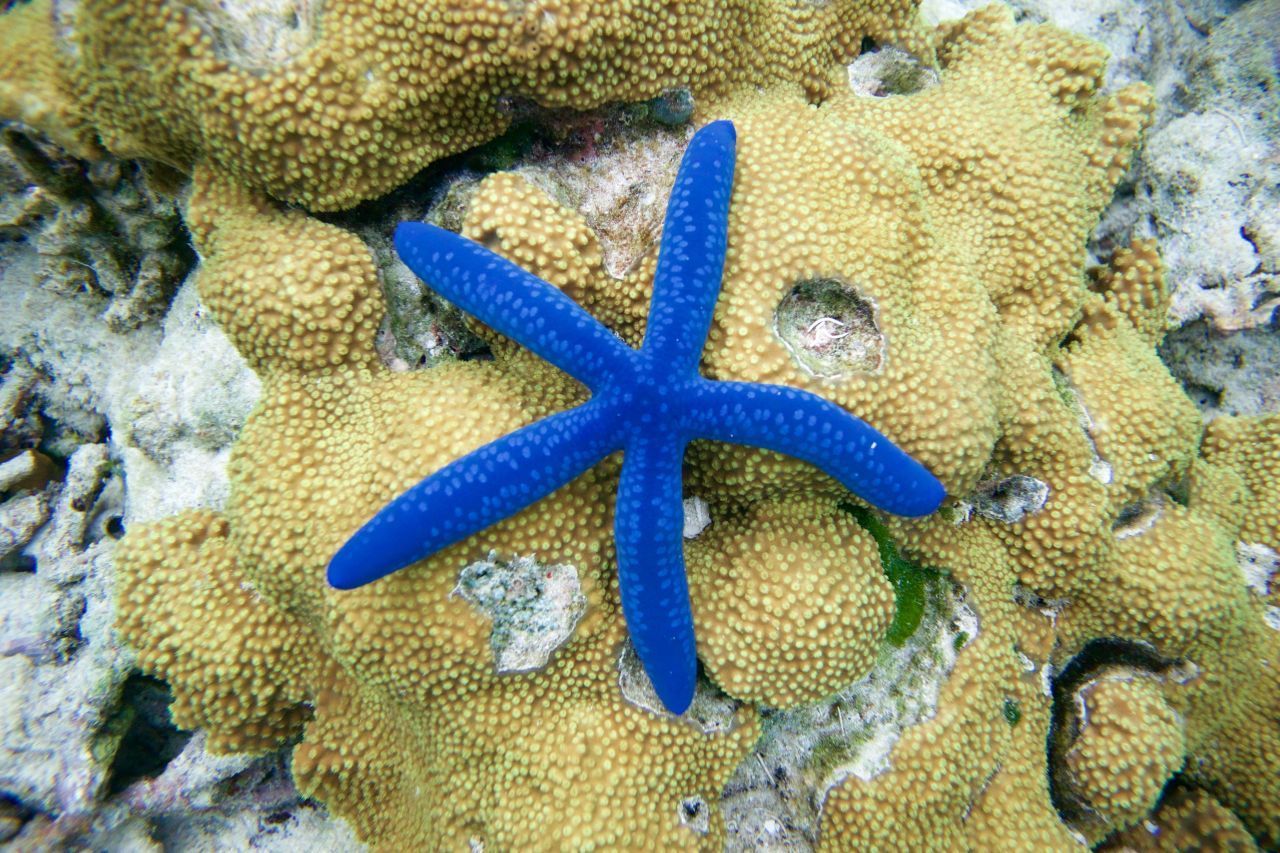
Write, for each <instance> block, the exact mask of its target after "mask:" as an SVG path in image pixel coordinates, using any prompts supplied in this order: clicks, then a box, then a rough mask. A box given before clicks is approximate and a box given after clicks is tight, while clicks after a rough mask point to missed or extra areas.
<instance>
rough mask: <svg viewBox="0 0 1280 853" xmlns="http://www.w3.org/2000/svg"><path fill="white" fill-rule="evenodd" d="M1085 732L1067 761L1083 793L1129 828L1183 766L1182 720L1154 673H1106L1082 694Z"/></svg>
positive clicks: (1091, 804) (1110, 820)
mask: <svg viewBox="0 0 1280 853" xmlns="http://www.w3.org/2000/svg"><path fill="white" fill-rule="evenodd" d="M1079 697H1080V698H1079V700H1078V701H1079V702H1080V703H1081V705H1082V711H1081V723H1080V724H1081V731H1080V733H1079V734H1078V735H1077V737H1076V740H1075V743H1074V744H1073V745H1072V747H1071V750H1070V752H1068V753H1067V758H1066V762H1067V766H1068V768H1070V772H1071V776H1072V781H1073V782H1074V784H1075V786H1076V789H1077V791H1078V792H1079V795H1080V796H1082V797H1083V798H1084V799H1085V801H1086V802H1087V803H1088V805H1089V807H1090V808H1092V809H1093V810H1094V811H1096V812H1097V813H1098V814H1099V815H1100V816H1101V818H1102V819H1103V820H1104V821H1106V822H1107V823H1108V824H1110V825H1111V826H1112V827H1114V828H1117V829H1125V828H1127V827H1129V826H1132V825H1133V824H1135V823H1137V822H1138V821H1139V820H1140V819H1142V818H1143V817H1145V816H1146V815H1147V813H1148V812H1149V811H1151V809H1152V807H1154V806H1155V804H1156V800H1157V799H1158V798H1159V796H1160V792H1161V791H1162V790H1163V789H1164V786H1165V782H1167V781H1168V780H1169V778H1170V777H1171V776H1172V775H1173V774H1174V772H1175V771H1177V770H1178V769H1179V768H1180V767H1181V766H1182V760H1183V756H1184V752H1185V750H1186V741H1185V739H1184V738H1183V732H1182V720H1181V719H1180V718H1179V716H1178V714H1177V712H1175V711H1174V710H1173V709H1172V708H1170V707H1169V705H1168V703H1166V702H1165V700H1164V697H1163V696H1162V695H1161V692H1160V688H1159V686H1158V685H1157V684H1156V683H1155V682H1154V681H1153V680H1152V679H1150V678H1143V677H1138V678H1103V679H1099V680H1097V681H1095V682H1093V683H1090V684H1088V685H1086V686H1085V687H1084V688H1083V689H1082V690H1081V691H1080V693H1079Z"/></svg>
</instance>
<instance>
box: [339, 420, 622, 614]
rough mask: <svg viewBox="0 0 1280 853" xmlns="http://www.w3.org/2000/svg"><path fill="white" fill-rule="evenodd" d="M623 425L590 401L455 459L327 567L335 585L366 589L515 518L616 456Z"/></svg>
mask: <svg viewBox="0 0 1280 853" xmlns="http://www.w3.org/2000/svg"><path fill="white" fill-rule="evenodd" d="M617 423H618V418H617V414H616V410H615V409H614V407H613V406H611V405H607V404H605V403H604V402H602V401H600V400H598V399H592V400H589V401H587V402H586V403H584V404H583V405H581V406H578V407H577V408H573V409H569V410H568V411H565V412H560V413H559V414H555V415H552V416H551V417H547V418H543V419H542V420H540V421H535V422H534V423H532V424H529V425H528V426H525V427H523V428H521V429H519V430H516V431H515V432H513V433H510V434H508V435H505V436H503V437H502V438H499V439H496V440H495V441H492V442H490V443H489V444H486V445H484V446H483V447H480V448H478V449H477V450H474V451H472V452H471V453H469V454H467V455H466V456H463V457H462V458H460V459H456V460H454V461H453V462H451V463H449V464H448V465H446V466H445V467H444V468H441V469H440V470H439V471H436V472H435V473H434V474H432V475H430V476H429V477H427V478H426V479H424V480H422V481H421V482H419V483H418V484H417V485H415V486H413V487H412V488H410V489H409V490H408V491H406V492H405V493H404V494H402V495H400V497H398V498H396V499H395V500H393V501H392V502H391V503H389V504H387V505H386V506H384V507H383V508H382V509H381V510H380V511H379V512H378V514H377V515H375V516H374V517H373V518H372V519H370V520H369V521H368V522H366V523H365V525H364V526H363V527H361V528H360V529H359V530H357V531H356V532H355V534H353V535H352V537H351V538H350V539H348V540H347V542H346V544H345V545H343V546H342V548H340V549H339V550H338V553H337V554H335V555H334V556H333V559H332V560H330V561H329V569H328V578H329V584H330V585H331V586H334V587H337V588H338V589H354V588H355V587H358V586H363V585H364V584H367V583H371V582H373V581H375V580H377V579H379V578H381V577H384V576H385V575H388V574H391V573H392V572H394V571H396V570H397V569H402V568H404V567H405V566H408V565H410V564H411V563H415V562H417V561H418V560H421V559H424V558H426V557H429V556H431V555H432V554H434V553H435V552H437V551H439V550H440V549H442V548H446V547H448V546H449V545H452V544H454V543H455V542H458V541H461V540H462V539H465V538H467V537H468V536H470V535H472V534H473V533H476V532H478V531H480V530H483V529H485V528H486V527H488V526H490V525H491V524H494V523H496V522H498V521H501V520H502V519H504V518H506V517H508V516H511V515H514V514H515V513H517V512H519V511H520V510H522V509H524V508H525V507H527V506H529V505H530V504H532V503H534V502H535V501H537V500H540V499H541V498H543V497H545V496H546V495H548V494H550V493H551V492H553V491H555V490H556V489H558V488H559V487H560V486H563V485H564V484H565V483H567V482H569V481H570V480H572V479H574V478H575V477H577V476H578V475H579V474H581V473H583V472H584V471H586V470H587V469H589V468H591V467H592V466H593V465H595V464H596V463H597V462H599V461H600V460H601V459H602V458H604V457H605V456H607V455H608V454H609V453H612V452H613V451H615V450H617V449H618V448H619V447H620V446H621V443H620V440H619V437H618V429H617Z"/></svg>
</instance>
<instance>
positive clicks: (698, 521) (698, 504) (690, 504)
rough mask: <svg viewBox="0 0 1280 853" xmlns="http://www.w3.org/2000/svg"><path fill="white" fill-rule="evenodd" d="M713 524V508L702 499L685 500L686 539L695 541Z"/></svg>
mask: <svg viewBox="0 0 1280 853" xmlns="http://www.w3.org/2000/svg"><path fill="white" fill-rule="evenodd" d="M709 524H711V508H710V507H709V506H707V502H706V501H705V500H703V499H702V498H700V497H697V496H695V497H691V498H685V499H684V538H685V539H695V538H697V536H698V535H699V534H700V533H702V531H704V530H706V529H707V526H708V525H709Z"/></svg>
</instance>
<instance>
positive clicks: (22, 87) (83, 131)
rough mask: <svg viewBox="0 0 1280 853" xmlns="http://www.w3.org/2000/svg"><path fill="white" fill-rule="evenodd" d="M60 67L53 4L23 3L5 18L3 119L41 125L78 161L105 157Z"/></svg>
mask: <svg viewBox="0 0 1280 853" xmlns="http://www.w3.org/2000/svg"><path fill="white" fill-rule="evenodd" d="M69 89H70V87H69V85H68V83H67V81H66V80H65V79H64V78H63V75H62V73H61V68H60V66H59V57H58V52H57V38H56V36H55V34H54V22H53V15H52V13H51V12H50V9H49V5H48V3H45V2H35V3H19V4H16V5H15V6H14V7H13V8H12V9H10V10H9V11H7V12H5V13H4V15H3V17H0V119H8V120H16V121H20V122H23V123H24V124H28V125H31V126H32V127H37V128H39V129H40V130H42V131H43V132H44V133H45V134H47V135H48V136H49V137H50V138H51V139H53V141H55V142H57V143H58V144H59V145H61V146H62V147H63V148H66V149H67V150H68V151H69V152H71V153H72V154H74V155H76V156H77V157H83V158H90V157H93V156H94V155H96V154H100V153H101V149H99V148H98V146H97V144H96V143H95V141H94V139H93V132H92V130H91V128H90V127H89V126H88V123H87V121H86V119H85V116H84V115H83V108H82V106H81V105H79V104H77V103H76V100H75V98H74V96H73V95H72V93H71V92H70V91H69Z"/></svg>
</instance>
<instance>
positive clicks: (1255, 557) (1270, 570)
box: [1236, 542, 1280, 598]
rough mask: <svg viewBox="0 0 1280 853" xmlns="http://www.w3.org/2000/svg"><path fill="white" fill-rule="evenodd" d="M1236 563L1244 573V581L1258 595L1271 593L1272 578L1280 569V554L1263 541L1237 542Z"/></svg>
mask: <svg viewBox="0 0 1280 853" xmlns="http://www.w3.org/2000/svg"><path fill="white" fill-rule="evenodd" d="M1236 565H1238V566H1239V567H1240V573H1241V574H1242V575H1244V582H1245V585H1246V586H1247V587H1249V589H1250V590H1252V591H1253V592H1254V593H1255V594H1256V595H1260V596H1262V597H1264V598H1265V597H1266V596H1268V595H1270V594H1271V583H1272V579H1273V578H1274V577H1275V575H1276V571H1277V570H1278V569H1280V554H1277V553H1276V550H1275V549H1274V548H1269V547H1267V546H1266V545H1263V544H1262V543H1261V542H1237V543H1236Z"/></svg>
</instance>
